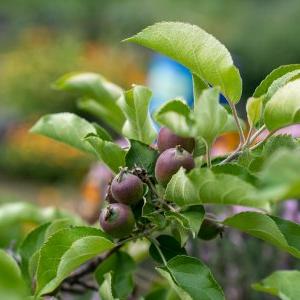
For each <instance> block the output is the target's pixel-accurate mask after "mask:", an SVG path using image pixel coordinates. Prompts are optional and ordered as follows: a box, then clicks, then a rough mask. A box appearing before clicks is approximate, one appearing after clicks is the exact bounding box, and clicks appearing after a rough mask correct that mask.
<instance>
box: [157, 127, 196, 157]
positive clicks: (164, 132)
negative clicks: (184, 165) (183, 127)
mask: <svg viewBox="0 0 300 300" xmlns="http://www.w3.org/2000/svg"><path fill="white" fill-rule="evenodd" d="M178 145H180V146H181V147H182V148H184V149H185V150H186V151H188V152H190V153H192V152H193V150H194V148H195V140H194V139H193V138H189V137H188V138H186V137H181V136H178V135H176V134H175V133H173V132H172V131H171V130H170V129H169V128H167V127H162V128H161V129H160V130H159V133H158V137H157V148H158V150H159V152H163V151H165V150H167V149H170V148H175V147H176V146H178Z"/></svg>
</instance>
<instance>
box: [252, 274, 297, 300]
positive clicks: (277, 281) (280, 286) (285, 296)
mask: <svg viewBox="0 0 300 300" xmlns="http://www.w3.org/2000/svg"><path fill="white" fill-rule="evenodd" d="M299 282H300V272H299V271H276V272H274V273H272V274H271V275H270V276H268V277H267V278H265V279H263V280H262V281H261V282H258V283H255V284H253V285H252V288H254V289H255V290H256V291H259V292H264V293H268V294H271V295H273V296H277V297H279V298H280V299H282V300H298V299H300V285H299Z"/></svg>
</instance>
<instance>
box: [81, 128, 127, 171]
mask: <svg viewBox="0 0 300 300" xmlns="http://www.w3.org/2000/svg"><path fill="white" fill-rule="evenodd" d="M85 140H86V141H87V142H88V143H90V145H91V146H92V147H93V148H94V150H95V152H96V153H97V157H98V158H99V159H100V160H101V161H102V162H104V163H105V164H106V165H107V166H108V167H109V168H110V169H111V170H112V171H113V172H114V173H117V172H118V171H119V168H120V167H124V166H125V156H126V151H125V150H124V149H122V148H121V147H120V146H119V145H117V144H115V143H113V142H111V141H107V140H104V139H103V138H102V137H101V136H99V135H98V134H95V133H90V134H88V135H87V136H86V137H85Z"/></svg>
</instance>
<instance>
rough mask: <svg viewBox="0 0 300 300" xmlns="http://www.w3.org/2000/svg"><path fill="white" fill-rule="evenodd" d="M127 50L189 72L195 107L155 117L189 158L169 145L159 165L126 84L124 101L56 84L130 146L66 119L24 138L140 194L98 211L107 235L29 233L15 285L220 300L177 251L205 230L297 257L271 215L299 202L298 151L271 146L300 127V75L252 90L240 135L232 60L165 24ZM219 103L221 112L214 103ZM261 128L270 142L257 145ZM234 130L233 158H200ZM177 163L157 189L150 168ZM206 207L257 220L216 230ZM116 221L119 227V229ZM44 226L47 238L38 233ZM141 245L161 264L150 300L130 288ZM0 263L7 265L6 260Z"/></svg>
mask: <svg viewBox="0 0 300 300" xmlns="http://www.w3.org/2000/svg"><path fill="white" fill-rule="evenodd" d="M127 41H129V42H135V43H137V44H140V45H143V46H145V47H148V48H150V49H153V50H156V51H158V52H161V53H163V54H165V55H168V56H170V57H171V58H173V59H175V60H177V61H179V62H180V63H182V64H184V65H185V66H187V67H188V68H189V69H190V70H191V72H192V73H193V82H194V107H193V109H190V108H189V107H188V106H187V105H186V104H185V103H184V101H182V100H181V99H172V100H170V101H168V102H167V103H166V104H164V105H163V106H162V107H161V108H159V109H158V111H157V112H156V113H155V115H154V118H155V120H156V121H157V122H158V123H159V124H160V125H162V126H164V127H167V128H168V129H169V130H170V131H171V132H172V133H173V134H175V135H178V136H181V137H188V138H193V139H194V140H195V149H194V151H193V152H192V153H189V152H187V151H185V150H184V149H182V148H181V147H180V145H176V147H177V148H170V149H167V150H165V151H164V152H163V153H162V154H160V156H159V153H158V151H157V149H156V148H155V147H154V146H153V143H154V141H155V139H156V136H157V134H156V131H155V130H154V128H153V126H152V121H151V119H150V116H149V113H148V104H149V101H150V98H151V91H149V89H148V88H146V87H143V86H138V85H136V86H133V87H132V89H130V90H129V91H122V90H121V89H119V88H117V87H116V86H115V85H113V84H111V83H109V82H108V81H106V80H105V79H104V78H103V77H101V76H99V75H97V74H91V73H81V74H70V75H66V76H64V77H63V78H62V79H60V80H59V81H58V83H57V86H58V87H59V88H61V89H64V90H66V89H67V90H73V91H76V92H77V93H78V94H80V96H81V97H82V101H83V103H84V105H85V108H88V110H89V111H91V112H95V113H96V114H97V115H98V116H102V117H103V119H104V120H106V121H109V120H112V122H114V123H113V124H110V126H111V127H112V128H113V129H114V130H115V131H117V132H119V133H121V134H123V136H124V137H126V138H127V139H128V141H129V147H128V148H127V147H126V148H122V147H120V146H118V145H117V144H116V143H114V142H113V140H112V138H111V136H110V135H109V134H108V133H107V132H106V131H105V130H104V129H103V128H102V127H100V126H99V125H97V124H92V123H89V122H87V121H86V120H84V119H82V118H79V117H78V116H76V115H74V114H70V113H60V114H54V115H47V116H44V117H42V118H41V119H40V120H39V121H38V122H37V123H36V124H35V125H34V127H33V128H32V130H31V131H32V132H33V133H38V134H42V135H46V136H48V137H50V138H52V139H55V140H58V141H61V142H64V143H66V144H68V145H71V146H73V147H75V148H78V149H80V150H82V151H85V152H87V153H91V154H93V155H95V156H96V157H97V158H98V159H100V160H101V161H103V162H104V163H105V164H106V165H107V166H108V167H109V168H110V169H111V171H112V172H113V173H114V174H117V173H118V172H119V168H120V167H121V168H126V172H128V173H129V174H131V175H133V176H136V177H138V178H139V180H140V181H142V182H143V186H144V188H143V193H142V194H141V196H140V198H141V199H140V201H139V202H137V203H136V201H133V202H134V203H135V204H132V202H129V201H128V202H127V203H128V204H129V205H130V206H129V205H128V206H126V205H125V204H119V203H116V204H109V205H108V206H107V207H106V208H104V209H103V210H102V212H101V217H100V220H101V225H102V227H103V228H102V229H103V230H104V231H107V232H106V233H105V232H104V231H102V230H99V229H97V228H93V227H89V226H79V227H78V226H70V224H69V223H68V224H65V223H63V224H60V223H59V225H57V224H56V225H55V226H54V225H53V223H51V222H50V223H46V224H44V225H41V226H40V227H38V228H36V229H35V230H34V231H33V232H31V233H30V234H29V235H28V236H27V237H26V238H25V240H24V241H23V243H22V244H21V246H20V249H19V251H18V252H19V254H20V257H21V261H20V266H21V271H22V275H23V278H24V279H25V281H27V282H28V283H29V286H32V282H34V283H35V288H34V289H33V291H32V293H33V294H34V295H35V297H36V298H39V297H42V296H43V295H54V296H55V295H56V296H59V295H60V294H61V293H64V292H65V293H66V292H70V293H84V292H85V291H86V290H89V289H92V290H94V289H95V290H98V286H99V293H100V296H101V298H102V299H128V298H129V297H135V298H137V297H138V296H140V294H141V292H142V294H143V297H144V299H184V300H186V299H197V300H205V299H216V300H218V299H225V296H224V293H223V291H222V288H221V287H220V285H219V284H218V283H217V281H216V280H215V279H214V277H213V275H212V273H211V271H210V270H209V268H208V267H207V266H206V265H205V264H204V263H203V262H202V261H201V260H200V259H198V258H195V257H191V256H189V255H188V254H187V250H186V249H185V246H186V244H187V241H188V239H189V237H191V238H197V236H198V235H200V237H201V236H202V237H203V235H202V234H203V233H205V231H206V235H207V234H208V233H209V231H210V230H211V228H212V224H214V223H215V228H219V229H220V230H219V231H220V232H221V231H222V230H223V228H224V227H231V228H235V229H238V230H240V231H242V232H245V233H247V234H249V235H252V236H254V237H257V238H259V239H262V240H264V241H265V242H267V243H270V244H272V245H273V246H275V247H278V248H279V249H280V250H282V251H285V252H287V253H289V254H290V255H292V256H294V257H297V258H299V257H300V225H299V224H296V223H293V222H290V221H288V220H284V219H281V218H279V217H277V216H274V215H272V211H273V210H272V208H273V207H274V206H275V205H276V204H277V203H279V202H280V201H283V200H285V199H288V198H297V197H299V196H300V176H299V168H300V148H299V141H298V140H297V139H294V138H292V137H291V136H289V135H284V136H280V135H279V136H274V134H275V133H276V131H277V130H278V129H280V128H282V127H285V126H288V125H291V124H295V123H299V121H300V115H299V108H300V80H299V79H298V74H299V69H300V66H299V65H289V66H282V67H279V68H278V69H276V70H274V71H273V72H271V74H270V75H268V76H267V77H266V79H264V80H263V81H262V83H261V84H260V85H259V86H258V87H257V89H256V90H255V92H254V94H253V97H251V98H250V99H249V100H248V102H247V117H248V122H249V125H250V130H249V132H248V134H247V135H245V132H244V130H243V128H242V125H241V120H240V119H239V117H238V115H237V110H236V107H235V105H236V104H237V103H238V102H239V100H240V96H241V92H242V81H241V77H240V75H239V71H238V69H237V68H236V67H235V66H234V64H233V61H232V58H231V56H230V53H229V52H228V51H227V49H226V48H225V47H224V46H223V45H222V44H221V43H220V42H219V41H217V40H216V39H215V38H214V37H213V36H211V35H209V34H208V33H206V32H205V31H203V30H202V29H200V28H198V27H196V26H192V25H189V24H184V23H173V22H163V23H157V24H155V25H153V26H150V27H148V28H146V29H145V30H143V31H142V32H140V33H139V34H137V35H135V36H134V37H132V38H129V39H127ZM220 93H222V94H223V95H224V96H225V97H226V99H227V101H228V104H229V107H230V109H231V111H228V110H226V109H225V108H224V107H223V106H222V105H220V104H219V96H220ZM114 120H116V121H117V122H115V121H114ZM265 129H268V130H269V134H268V135H267V136H266V138H265V139H263V140H262V141H260V142H257V137H258V136H259V135H260V134H261V133H262V132H263V131H264V130H265ZM233 130H236V131H238V133H239V135H240V145H239V146H238V148H237V149H236V150H235V151H234V152H233V153H230V154H229V155H228V156H225V157H216V158H213V159H212V158H211V155H210V154H211V152H210V151H211V147H212V145H213V144H214V142H215V140H216V138H217V137H218V136H220V135H222V134H223V133H225V132H229V131H233ZM170 152H171V154H169V153H170ZM177 152H178V153H177ZM166 153H167V155H165V154H166ZM172 155H173V156H172ZM176 155H177V156H179V157H181V156H184V160H186V159H188V161H189V163H188V165H185V164H183V163H179V164H178V163H177V162H176V167H174V166H173V165H172V172H171V173H168V178H167V179H165V178H163V180H159V179H160V178H157V177H159V176H160V175H159V176H157V175H158V174H157V169H158V168H159V167H160V166H159V164H160V160H162V161H163V162H164V163H165V164H169V163H170V160H171V159H174V157H175V159H177V158H176ZM180 166H183V168H180ZM172 173H174V174H172ZM171 174H172V175H173V176H171ZM164 175H165V174H164ZM161 181H163V185H162V184H160V182H161ZM112 192H114V191H112ZM113 196H114V198H116V197H115V196H116V195H113ZM207 204H213V205H241V206H246V207H253V208H256V209H257V211H255V212H253V211H247V212H243V213H239V214H235V215H233V216H230V217H229V218H226V219H225V220H220V219H219V218H218V217H217V216H214V215H211V214H210V213H206V212H205V207H204V205H207ZM120 205H121V206H122V207H124V206H125V207H126V214H125V215H127V216H126V217H125V218H119V214H118V213H116V210H115V207H120ZM131 211H132V213H133V215H134V219H135V220H134V222H132V218H131V216H130V215H131V214H130V213H129V212H131ZM128 215H129V216H128ZM103 220H104V221H105V223H104V222H103ZM106 221H110V222H112V223H113V224H114V225H115V224H116V223H118V222H120V226H117V227H114V228H113V231H111V228H109V227H107V222H106ZM114 221H116V223H114ZM56 222H58V221H56ZM124 222H125V224H126V228H124V226H121V224H124ZM128 224H129V225H128ZM207 224H209V228H208V227H207ZM127 225H128V226H127ZM53 226H54V228H55V230H54V229H53ZM205 227H207V228H205ZM49 228H52V229H51V234H49V233H48V234H45V232H46V231H49ZM116 229H118V230H117V231H115V230H116ZM122 229H126V230H124V231H125V232H122ZM205 229H206V230H205ZM199 232H200V233H199ZM109 233H112V235H111V236H110V235H109ZM214 235H215V234H213V235H212V234H210V237H213V236H214ZM204 237H206V236H205V235H204ZM140 239H141V240H142V241H144V242H145V243H146V245H147V243H148V245H150V248H149V253H150V256H152V257H153V258H154V260H155V261H157V262H158V264H159V265H158V266H157V267H156V270H157V272H158V274H159V275H160V276H161V277H162V278H163V279H164V281H163V280H160V286H159V289H157V288H156V289H154V290H153V289H151V286H149V285H148V287H149V290H147V291H145V290H141V289H139V286H138V284H137V283H138V281H136V282H135V281H134V280H133V275H132V273H133V272H134V271H135V270H136V268H137V262H136V261H138V258H137V257H141V255H140V254H139V253H137V252H138V250H139V249H135V252H134V254H133V251H132V250H130V249H132V247H131V246H132V244H133V245H138V241H137V240H140ZM135 243H137V244H135ZM135 248H137V246H135ZM1 255H2V256H3V260H4V261H6V262H7V264H12V263H11V262H12V260H11V258H9V257H8V256H7V254H5V253H3V254H1ZM134 258H135V260H134ZM224 259H225V258H224ZM49 266H50V267H49ZM142 267H143V266H142ZM8 269H9V270H10V271H9V272H11V274H12V276H15V275H16V273H17V274H18V276H19V277H18V278H19V279H18V280H19V281H20V282H22V284H21V283H20V285H22V288H20V289H19V292H20V294H21V295H22V296H20V297H23V295H24V293H26V292H25V291H24V289H23V285H25V284H24V282H23V280H22V279H21V278H20V271H18V267H17V266H16V264H15V263H14V265H13V266H11V267H9V268H8ZM16 270H17V271H16ZM89 274H94V275H95V278H96V281H97V283H98V286H94V285H91V283H90V281H89V280H90V279H89V278H87V277H86V275H89ZM286 279H288V280H286ZM297 283H299V271H278V272H276V273H273V274H272V275H270V276H269V277H268V278H266V279H265V280H263V281H262V282H261V283H256V284H255V285H253V287H254V288H255V289H257V290H260V291H263V292H267V293H270V294H272V295H276V296H278V297H280V298H281V299H285V300H286V299H293V300H296V299H299V297H300V292H299V288H298V286H299V285H298V284H297ZM0 287H1V285H0ZM16 292H17V291H16ZM27 294H29V292H27ZM20 297H19V298H18V299H23V298H20Z"/></svg>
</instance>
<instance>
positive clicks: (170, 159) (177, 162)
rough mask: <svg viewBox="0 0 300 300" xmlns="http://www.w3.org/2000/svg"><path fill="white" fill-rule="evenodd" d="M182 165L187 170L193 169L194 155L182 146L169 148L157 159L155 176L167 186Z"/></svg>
mask: <svg viewBox="0 0 300 300" xmlns="http://www.w3.org/2000/svg"><path fill="white" fill-rule="evenodd" d="M181 167H183V168H184V169H186V170H187V171H189V170H191V169H193V168H194V167H195V161H194V159H193V156H192V155H191V154H190V153H189V152H187V151H186V150H184V149H183V148H182V147H178V146H177V147H176V148H171V149H167V150H165V151H164V152H163V153H162V154H161V155H160V156H159V157H158V159H157V161H156V165H155V177H156V179H157V181H158V182H159V183H160V184H162V185H164V186H165V185H167V183H168V182H169V181H170V179H171V177H172V176H173V175H174V174H175V173H176V172H177V171H178V170H179V169H180V168H181Z"/></svg>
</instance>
